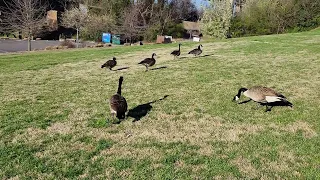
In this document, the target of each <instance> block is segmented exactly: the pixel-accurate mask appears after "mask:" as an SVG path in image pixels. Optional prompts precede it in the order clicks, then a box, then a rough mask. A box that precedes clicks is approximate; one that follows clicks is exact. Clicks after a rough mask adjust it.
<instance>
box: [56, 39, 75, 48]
mask: <svg viewBox="0 0 320 180" xmlns="http://www.w3.org/2000/svg"><path fill="white" fill-rule="evenodd" d="M60 46H66V47H68V48H75V47H76V44H75V43H73V42H72V41H69V40H64V41H62V42H61V43H60Z"/></svg>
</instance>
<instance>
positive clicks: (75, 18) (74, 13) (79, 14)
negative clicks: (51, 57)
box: [62, 7, 89, 48]
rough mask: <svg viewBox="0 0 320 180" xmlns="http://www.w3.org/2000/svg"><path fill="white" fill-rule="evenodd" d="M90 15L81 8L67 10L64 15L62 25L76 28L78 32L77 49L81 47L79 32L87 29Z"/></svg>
mask: <svg viewBox="0 0 320 180" xmlns="http://www.w3.org/2000/svg"><path fill="white" fill-rule="evenodd" d="M88 17H89V16H88V14H87V12H86V11H83V10H82V9H80V8H76V7H74V8H72V9H70V10H65V12H64V13H63V14H62V24H63V25H64V26H66V27H71V28H75V29H76V30H77V48H78V47H79V31H80V30H81V29H82V28H83V27H85V25H86V23H87V22H88Z"/></svg>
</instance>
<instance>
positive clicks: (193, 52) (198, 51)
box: [188, 44, 203, 56]
mask: <svg viewBox="0 0 320 180" xmlns="http://www.w3.org/2000/svg"><path fill="white" fill-rule="evenodd" d="M200 47H203V46H202V44H200V45H199V46H198V48H196V49H193V50H191V51H190V52H189V53H188V54H194V55H195V56H198V55H200V54H201V53H202V50H201V49H200Z"/></svg>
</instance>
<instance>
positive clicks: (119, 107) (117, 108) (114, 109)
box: [110, 76, 128, 119]
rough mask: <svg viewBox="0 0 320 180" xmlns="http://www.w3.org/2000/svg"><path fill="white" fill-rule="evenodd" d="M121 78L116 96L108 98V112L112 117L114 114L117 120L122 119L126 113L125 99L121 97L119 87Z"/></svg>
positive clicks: (121, 78)
mask: <svg viewBox="0 0 320 180" xmlns="http://www.w3.org/2000/svg"><path fill="white" fill-rule="evenodd" d="M122 81H123V77H122V76H120V78H119V84H118V91H117V94H115V95H113V96H111V98H110V111H111V115H112V117H114V115H115V114H116V116H117V118H118V119H124V118H125V113H126V112H127V109H128V105H127V101H126V99H125V98H124V97H123V96H121V85H122Z"/></svg>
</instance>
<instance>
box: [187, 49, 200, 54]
mask: <svg viewBox="0 0 320 180" xmlns="http://www.w3.org/2000/svg"><path fill="white" fill-rule="evenodd" d="M197 50H198V49H193V50H191V51H190V52H189V53H188V54H194V53H196V52H197Z"/></svg>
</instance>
